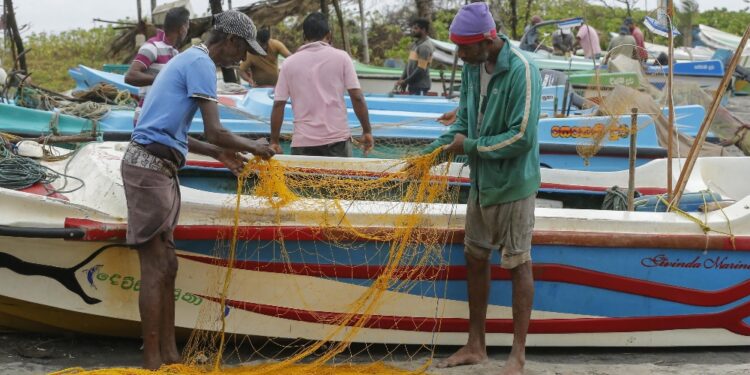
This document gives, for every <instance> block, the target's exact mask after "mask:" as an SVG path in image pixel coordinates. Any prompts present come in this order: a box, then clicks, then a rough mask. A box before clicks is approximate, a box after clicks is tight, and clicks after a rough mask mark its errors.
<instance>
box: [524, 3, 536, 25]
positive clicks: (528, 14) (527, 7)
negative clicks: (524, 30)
mask: <svg viewBox="0 0 750 375" xmlns="http://www.w3.org/2000/svg"><path fill="white" fill-rule="evenodd" d="M533 2H534V1H533V0H526V14H524V16H523V24H524V25H528V24H529V16H530V15H531V4H532V3H533Z"/></svg>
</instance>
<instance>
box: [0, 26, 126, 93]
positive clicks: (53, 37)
mask: <svg viewBox="0 0 750 375" xmlns="http://www.w3.org/2000/svg"><path fill="white" fill-rule="evenodd" d="M118 33H119V32H118V31H117V30H115V29H113V28H111V27H97V28H93V29H90V30H83V29H76V30H70V31H65V32H62V33H60V34H47V33H40V34H31V35H30V36H29V37H28V38H27V39H26V40H24V47H25V48H26V49H27V50H28V52H27V54H26V61H27V63H28V67H29V71H30V72H31V79H32V81H33V82H34V83H36V84H38V85H41V86H44V87H46V88H49V89H52V90H55V91H65V90H69V89H71V88H73V86H74V85H75V84H74V82H73V80H72V79H71V78H70V76H69V75H68V68H71V67H74V66H77V65H78V64H84V65H88V66H92V67H96V68H101V67H102V64H104V63H110V62H112V61H119V60H121V59H122V57H121V56H109V55H108V54H107V51H108V50H109V46H110V45H111V44H112V40H113V39H114V38H115V37H116V36H117V35H118ZM3 57H4V58H3V67H4V68H5V69H6V70H8V71H9V70H11V68H12V66H13V61H11V56H10V53H7V52H6V53H5V54H4V56H3Z"/></svg>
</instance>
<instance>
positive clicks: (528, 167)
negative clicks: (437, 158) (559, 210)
mask: <svg viewBox="0 0 750 375" xmlns="http://www.w3.org/2000/svg"><path fill="white" fill-rule="evenodd" d="M499 37H500V38H502V39H503V41H504V42H505V43H504V44H503V47H502V49H501V50H500V53H499V54H498V56H497V61H496V64H495V70H494V72H493V74H492V78H491V79H490V83H489V86H488V88H487V103H486V109H485V112H484V118H483V120H482V123H481V124H479V126H478V125H477V119H478V115H479V105H480V101H481V93H480V90H481V88H480V83H479V69H480V66H479V65H469V64H467V65H465V66H464V68H463V72H462V73H461V82H462V84H461V100H460V102H459V108H458V114H457V119H456V122H455V123H454V124H453V125H452V126H451V127H450V128H449V129H448V131H446V132H445V133H444V134H443V135H441V136H440V137H439V138H438V139H436V140H435V141H434V142H432V143H431V144H430V145H429V146H427V148H425V149H424V150H423V152H425V153H429V152H431V151H432V150H434V149H436V148H437V147H441V146H443V145H447V144H450V143H451V142H453V137H454V136H455V134H457V133H461V134H463V135H465V136H466V137H467V138H466V140H465V141H464V152H465V153H466V154H467V155H468V157H469V167H470V168H471V193H470V197H471V199H476V198H475V197H476V193H477V192H479V204H480V205H481V206H483V207H484V206H491V205H496V204H501V203H508V202H513V201H516V200H520V199H524V198H527V197H529V196H531V195H532V194H536V192H537V190H538V189H539V186H540V184H541V172H540V171H539V142H538V140H537V128H538V125H539V107H540V102H541V93H542V86H541V77H540V75H539V69H538V68H537V67H536V65H534V63H533V62H532V61H530V60H529V59H528V58H527V57H526V56H525V55H524V54H523V52H521V51H520V50H518V49H517V48H515V47H513V46H511V45H510V43H509V41H508V39H507V37H506V36H504V35H501V36H499Z"/></svg>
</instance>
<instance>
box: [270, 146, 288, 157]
mask: <svg viewBox="0 0 750 375" xmlns="http://www.w3.org/2000/svg"><path fill="white" fill-rule="evenodd" d="M269 147H271V150H273V152H275V153H276V154H278V155H283V154H284V150H282V149H281V145H280V144H278V143H271V144H270V145H269Z"/></svg>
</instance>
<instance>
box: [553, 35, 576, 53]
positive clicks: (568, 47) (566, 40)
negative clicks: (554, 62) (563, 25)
mask: <svg viewBox="0 0 750 375" xmlns="http://www.w3.org/2000/svg"><path fill="white" fill-rule="evenodd" d="M574 44H575V42H574V41H573V34H572V33H571V32H570V30H564V29H557V30H555V32H553V33H552V51H553V52H552V53H553V54H555V55H557V56H570V54H571V53H572V52H573V45H574Z"/></svg>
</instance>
